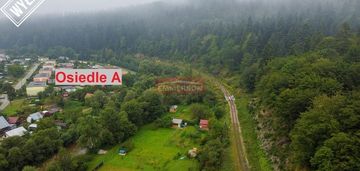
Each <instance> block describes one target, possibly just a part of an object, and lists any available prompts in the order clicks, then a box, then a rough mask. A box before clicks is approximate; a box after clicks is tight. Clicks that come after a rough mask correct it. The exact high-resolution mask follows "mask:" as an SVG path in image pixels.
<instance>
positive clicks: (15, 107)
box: [2, 99, 28, 116]
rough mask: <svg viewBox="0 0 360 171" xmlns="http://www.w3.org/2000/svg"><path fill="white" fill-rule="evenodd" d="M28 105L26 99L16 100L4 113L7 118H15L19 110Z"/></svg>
mask: <svg viewBox="0 0 360 171" xmlns="http://www.w3.org/2000/svg"><path fill="white" fill-rule="evenodd" d="M25 105H28V103H27V102H26V99H19V100H14V101H12V102H11V103H10V105H9V106H7V107H6V108H5V109H4V111H3V112H2V113H3V114H4V115H5V116H14V115H16V113H17V110H18V109H20V108H21V107H23V106H25Z"/></svg>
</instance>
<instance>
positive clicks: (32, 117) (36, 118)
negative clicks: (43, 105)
mask: <svg viewBox="0 0 360 171" xmlns="http://www.w3.org/2000/svg"><path fill="white" fill-rule="evenodd" d="M43 117H44V116H43V115H42V114H41V113H40V112H36V113H33V114H31V115H29V116H28V117H27V118H26V121H27V122H28V123H32V122H37V121H39V120H41V119H42V118H43Z"/></svg>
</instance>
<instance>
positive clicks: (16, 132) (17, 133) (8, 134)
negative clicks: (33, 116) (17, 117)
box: [5, 127, 27, 137]
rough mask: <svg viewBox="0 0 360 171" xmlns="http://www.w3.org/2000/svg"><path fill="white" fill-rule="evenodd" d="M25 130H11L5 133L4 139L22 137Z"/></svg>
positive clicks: (21, 128)
mask: <svg viewBox="0 0 360 171" xmlns="http://www.w3.org/2000/svg"><path fill="white" fill-rule="evenodd" d="M26 132H27V130H26V129H25V128H24V127H19V128H15V129H13V130H10V131H7V132H5V136H6V137H13V136H20V137H21V136H23V135H24V134H25V133H26Z"/></svg>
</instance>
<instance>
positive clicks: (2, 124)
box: [0, 116, 10, 129]
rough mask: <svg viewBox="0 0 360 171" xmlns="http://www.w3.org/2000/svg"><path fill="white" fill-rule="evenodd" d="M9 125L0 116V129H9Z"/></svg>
mask: <svg viewBox="0 0 360 171" xmlns="http://www.w3.org/2000/svg"><path fill="white" fill-rule="evenodd" d="M9 126H10V124H9V123H8V122H7V121H6V119H5V118H4V117H3V116H0V129H4V128H7V127H9Z"/></svg>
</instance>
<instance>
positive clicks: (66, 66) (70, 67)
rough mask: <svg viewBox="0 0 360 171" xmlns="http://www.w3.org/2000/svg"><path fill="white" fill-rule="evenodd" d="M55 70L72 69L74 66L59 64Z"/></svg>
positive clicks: (71, 64)
mask: <svg viewBox="0 0 360 171" xmlns="http://www.w3.org/2000/svg"><path fill="white" fill-rule="evenodd" d="M57 68H66V69H73V68H74V64H73V63H60V64H58V67H57Z"/></svg>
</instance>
